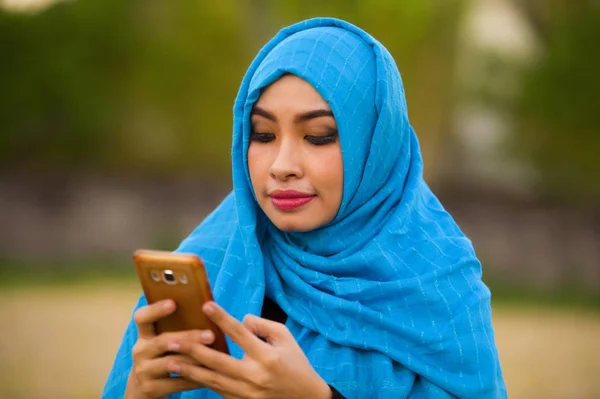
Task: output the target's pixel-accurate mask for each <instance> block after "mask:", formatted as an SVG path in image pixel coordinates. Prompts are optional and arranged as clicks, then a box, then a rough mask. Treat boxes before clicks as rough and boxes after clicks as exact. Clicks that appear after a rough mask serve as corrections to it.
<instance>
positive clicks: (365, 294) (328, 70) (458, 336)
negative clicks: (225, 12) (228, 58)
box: [104, 18, 506, 399]
mask: <svg viewBox="0 0 600 399" xmlns="http://www.w3.org/2000/svg"><path fill="white" fill-rule="evenodd" d="M284 74H293V75H296V76H298V77H300V78H302V79H304V80H305V81H307V82H308V83H310V84H311V85H312V86H313V87H314V88H315V89H316V90H317V91H318V93H319V94H320V95H321V97H323V99H325V100H326V101H327V102H328V104H329V106H330V107H331V110H332V112H333V114H334V117H335V120H336V123H337V126H338V130H339V139H340V145H341V149H342V158H343V164H344V192H343V197H342V202H341V205H340V208H339V210H338V212H337V215H336V216H335V218H334V219H333V220H332V221H331V222H330V223H328V224H327V225H325V226H322V227H320V228H318V229H316V230H313V231H309V232H300V233H299V232H294V233H290V232H283V231H280V230H278V229H277V228H276V227H275V226H273V224H272V223H271V222H270V221H269V220H268V218H267V217H266V216H265V214H264V213H263V212H262V211H261V209H260V207H259V206H258V204H257V202H256V199H255V195H254V192H253V189H252V184H251V181H250V175H249V171H248V162H247V161H248V159H247V152H248V146H249V141H250V130H251V124H250V114H251V111H252V108H253V106H254V104H255V103H256V101H257V99H258V98H259V96H260V94H261V90H262V89H264V88H265V87H267V86H268V85H269V84H271V83H273V82H275V81H276V80H277V79H279V78H280V77H281V76H282V75H284ZM232 161H233V187H234V190H233V191H232V192H231V193H230V194H229V195H228V196H227V197H226V198H225V200H224V201H223V202H222V203H221V204H220V205H219V207H217V208H216V209H215V210H214V211H213V212H212V213H211V214H210V215H209V216H208V217H207V218H206V219H205V220H204V221H203V222H202V223H201V224H200V225H199V226H198V227H197V228H196V229H195V230H194V231H193V232H192V234H191V235H190V236H189V237H188V238H186V239H185V240H184V241H183V242H182V243H181V245H180V247H179V248H178V249H177V251H178V252H187V253H195V254H198V255H199V256H200V257H201V258H202V259H203V260H204V262H205V265H206V268H207V272H208V275H209V279H210V282H211V286H212V288H213V295H214V297H215V300H216V302H217V303H219V304H220V305H221V306H223V307H224V308H225V310H227V311H228V312H229V313H230V314H231V315H233V316H234V317H235V318H237V319H238V320H241V319H243V317H244V316H245V315H246V314H249V313H250V314H254V315H260V314H261V309H262V305H263V301H264V297H265V295H266V296H268V297H269V298H271V299H272V300H273V301H275V302H276V303H277V304H278V305H279V306H280V307H281V308H282V309H283V311H285V313H286V314H287V315H288V319H287V322H286V326H287V327H288V329H289V330H290V332H291V333H292V335H293V336H294V338H295V339H296V341H297V342H298V344H299V345H300V347H301V348H302V349H303V350H304V353H305V354H306V356H307V358H308V359H309V361H310V363H311V365H312V366H313V368H314V369H315V370H316V371H317V372H318V373H319V374H320V375H321V377H322V378H323V379H324V380H325V381H327V383H329V384H330V385H332V386H334V387H335V388H336V389H338V390H339V391H340V392H341V393H342V394H343V395H345V396H346V397H347V398H349V399H350V398H367V397H368V398H450V397H459V398H478V399H482V398H504V397H506V389H505V386H504V381H503V378H502V372H501V368H500V364H499V360H498V353H497V349H496V345H495V340H494V332H493V328H492V322H491V309H490V291H489V290H488V288H487V287H486V286H485V285H484V283H483V282H482V280H481V265H480V262H479V261H478V260H477V258H476V256H475V253H474V250H473V247H472V244H471V242H470V241H469V239H468V238H467V237H465V235H464V234H463V233H462V232H461V230H460V229H459V228H458V226H457V225H456V223H455V222H454V220H453V219H452V217H451V216H450V215H449V214H448V213H447V212H446V211H445V210H444V208H443V207H442V205H441V204H440V202H439V201H438V199H437V198H436V197H435V195H434V194H433V193H432V192H431V190H430V189H429V188H428V186H427V184H426V183H425V181H424V179H423V163H422V159H421V154H420V149H419V144H418V140H417V137H416V135H415V132H414V131H413V129H412V127H411V125H410V123H409V120H408V113H407V107H406V100H405V96H404V89H403V85H402V80H401V78H400V73H399V71H398V68H397V66H396V64H395V62H394V60H393V58H392V56H391V55H390V53H389V52H388V51H387V50H386V48H385V47H384V46H383V45H382V44H381V43H379V42H378V41H377V40H375V39H374V38H373V37H371V36H370V35H369V34H368V33H366V32H364V31H363V30H361V29H359V28H357V27H356V26H354V25H352V24H350V23H348V22H345V21H341V20H337V19H333V18H316V19H310V20H306V21H303V22H300V23H297V24H295V25H292V26H290V27H287V28H285V29H283V30H281V31H280V32H279V33H278V34H277V35H276V36H275V37H274V38H273V39H272V40H271V41H269V42H268V43H267V44H266V45H265V46H264V48H263V49H262V50H261V51H260V52H259V53H258V55H257V56H256V58H255V59H254V61H253V62H252V64H251V65H250V68H249V69H248V71H247V73H246V75H245V77H244V79H243V81H242V84H241V87H240V89H239V92H238V95H237V98H236V101H235V106H234V127H233V150H232ZM145 303H146V302H145V299H144V298H143V296H142V298H141V300H140V303H139V304H138V307H139V306H142V305H145ZM136 333H137V332H136V329H135V324H133V323H131V325H130V327H129V328H128V330H127V332H126V334H125V338H124V340H123V343H122V345H121V348H120V350H119V353H118V355H117V360H116V362H115V365H114V367H113V370H112V372H111V374H110V376H109V379H108V382H107V384H106V387H105V395H104V397H105V398H112V397H115V396H114V395H113V394H112V393H113V392H115V393H120V392H123V391H124V389H125V388H124V386H125V385H124V384H125V383H126V380H127V377H128V375H129V370H130V368H131V347H132V346H133V344H134V343H135V340H136V335H137V334H136ZM229 345H230V350H231V352H232V355H233V356H234V357H237V358H241V357H242V355H243V353H242V350H241V348H239V347H238V346H237V345H236V344H234V343H233V342H231V341H229ZM171 397H173V398H175V397H181V398H188V399H191V398H194V399H196V398H212V397H218V395H217V394H216V393H214V392H211V391H208V390H198V391H192V392H186V393H183V394H177V395H172V396H171Z"/></svg>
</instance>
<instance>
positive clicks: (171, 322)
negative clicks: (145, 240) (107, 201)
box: [134, 250, 229, 353]
mask: <svg viewBox="0 0 600 399" xmlns="http://www.w3.org/2000/svg"><path fill="white" fill-rule="evenodd" d="M134 262H135V265H136V269H137V273H138V277H139V279H140V283H141V284H142V289H143V291H144V295H145V296H146V299H147V300H148V303H149V304H152V303H155V302H157V301H160V300H163V299H172V300H173V301H175V303H176V304H177V309H176V310H175V312H173V313H172V314H170V315H169V316H167V317H165V318H163V319H161V320H159V321H158V322H156V323H155V329H156V333H157V334H160V333H163V332H168V331H182V330H212V331H213V333H214V334H215V342H214V344H213V345H211V347H213V348H214V349H217V350H219V351H221V352H225V353H229V350H228V348H227V341H226V340H225V336H224V335H223V333H222V331H221V330H220V329H219V327H218V326H217V325H216V324H215V323H213V322H212V321H211V320H210V319H209V318H208V317H207V316H206V315H205V314H204V312H202V309H201V308H202V305H203V304H204V303H205V302H207V301H212V300H213V297H212V292H211V289H210V284H209V281H208V277H207V276H206V271H205V270H204V264H203V263H202V260H201V259H200V258H199V257H198V256H196V255H192V254H175V253H172V252H166V251H150V250H139V251H136V253H135V254H134Z"/></svg>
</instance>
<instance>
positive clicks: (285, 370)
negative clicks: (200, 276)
mask: <svg viewBox="0 0 600 399" xmlns="http://www.w3.org/2000/svg"><path fill="white" fill-rule="evenodd" d="M202 309H203V311H204V313H205V314H206V315H207V316H208V317H209V318H210V319H211V320H213V321H214V322H215V324H217V325H218V326H219V327H220V328H221V330H222V331H223V332H224V333H225V334H227V335H228V336H229V337H230V338H231V339H232V340H233V342H235V343H236V344H238V345H239V346H240V347H241V348H242V349H243V350H244V353H245V354H244V357H243V359H242V360H238V359H235V358H233V357H231V356H229V355H226V354H224V353H222V352H219V351H216V350H214V349H211V348H209V347H207V346H205V345H203V344H200V343H197V342H191V341H175V342H172V343H171V344H169V347H168V348H169V350H171V351H173V352H179V353H181V354H184V355H188V356H190V357H192V358H194V359H195V360H197V361H198V362H199V363H201V364H203V365H204V366H205V367H201V366H196V365H192V364H188V363H183V362H172V363H171V364H169V370H170V371H171V372H173V373H176V374H179V375H180V376H182V377H184V378H186V379H188V380H191V381H194V382H197V383H199V384H202V385H203V386H205V387H206V388H209V389H212V390H213V391H215V392H217V393H219V394H221V395H223V396H224V397H226V398H253V399H254V398H265V399H266V398H269V399H280V398H289V399H303V398H314V399H319V398H323V399H329V398H331V389H330V388H329V386H328V385H327V383H326V382H325V381H324V380H323V379H322V378H321V377H320V376H319V375H318V374H317V372H316V371H315V370H314V369H313V368H312V366H311V365H310V363H309V361H308V359H307V358H306V356H305V355H304V352H302V349H301V348H300V346H298V344H297V343H296V341H295V339H294V337H293V336H292V334H291V333H290V332H289V330H288V329H287V327H286V326H285V325H283V324H281V323H277V322H274V321H271V320H267V319H263V318H260V317H256V316H252V315H248V316H246V317H245V318H244V321H243V323H240V322H239V321H237V320H236V319H235V318H233V317H232V316H230V315H229V314H228V313H227V312H225V310H223V309H222V308H221V307H219V306H218V305H217V304H216V303H214V302H208V303H206V304H205V305H204V306H203V308H202ZM258 337H262V338H264V339H266V341H267V342H264V341H262V340H261V339H259V338H258Z"/></svg>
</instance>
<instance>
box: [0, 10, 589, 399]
mask: <svg viewBox="0 0 600 399" xmlns="http://www.w3.org/2000/svg"><path fill="white" fill-rule="evenodd" d="M313 16H335V17H339V18H343V19H347V20H349V21H350V22H353V23H354V24H357V25H359V26H360V27H362V28H364V29H365V30H367V31H369V32H370V33H371V34H373V35H374V36H375V37H376V38H378V39H379V40H380V41H381V42H382V43H383V44H384V45H385V46H386V47H387V48H388V49H389V50H390V52H391V53H392V54H393V55H394V57H395V59H396V61H397V63H398V66H399V68H400V71H401V72H402V76H403V79H404V83H405V88H406V93H407V100H408V105H409V113H410V117H411V121H412V123H413V125H414V127H415V129H416V131H417V133H418V135H419V138H420V140H421V144H422V148H423V154H424V158H425V164H426V177H427V180H428V182H429V183H430V185H431V187H432V188H433V190H434V191H435V192H436V194H437V195H438V196H439V197H440V198H441V200H442V202H443V203H444V205H445V206H446V207H447V208H448V209H449V210H450V211H451V213H452V214H453V215H454V217H455V218H456V220H457V221H458V223H459V224H460V225H461V227H462V228H463V230H464V231H465V232H466V233H467V234H468V235H469V237H470V238H471V239H472V240H473V242H474V245H475V248H476V250H477V252H478V254H479V256H480V258H481V260H482V262H483V265H484V280H485V281H486V283H487V284H488V285H489V286H490V287H491V289H492V292H493V307H494V325H495V329H496V339H497V342H498V346H499V351H500V356H501V361H502V364H503V369H504V373H505V377H506V382H507V386H508V389H509V395H510V397H511V398H569V399H587V398H589V399H592V398H598V397H600V396H599V395H600V394H599V393H598V392H600V379H599V378H598V376H599V375H600V160H599V159H598V152H600V134H599V133H600V76H599V75H598V71H600V51H598V43H600V2H598V1H593V0H443V1H442V0H402V1H394V0H330V1H327V2H326V1H315V0H286V1H275V0H220V1H211V2H209V1H196V2H179V1H157V0H143V1H136V0H130V1H123V0H86V1H76V0H73V1H68V0H66V1H52V0H43V1H42V0H27V1H26V0H0V319H1V320H2V323H1V327H0V397H1V398H15V399H18V398H28V399H34V398H94V397H99V395H100V392H101V390H102V387H103V384H104V381H105V378H106V376H107V373H108V371H109V369H110V366H111V364H112V360H113V356H114V354H115V352H116V349H117V345H118V343H119V341H120V338H121V335H122V333H123V331H124V329H125V326H126V323H127V322H128V320H129V317H130V316H131V310H132V308H133V306H134V304H135V301H136V300H137V297H138V295H139V293H140V288H139V285H138V283H137V280H136V278H135V275H134V272H133V265H132V262H131V254H132V252H133V251H134V250H135V249H137V248H155V249H166V250H171V249H174V248H175V247H176V246H177V244H178V242H179V241H180V240H181V239H183V238H184V237H185V236H186V235H187V234H188V233H189V232H190V231H191V230H192V229H193V228H194V227H195V226H196V225H197V224H198V223H199V222H200V221H202V219H203V217H204V216H205V215H206V214H207V212H209V211H210V210H211V209H212V208H213V207H214V206H215V205H216V204H218V203H219V201H220V200H221V199H222V198H223V197H224V195H225V194H226V193H227V192H228V190H230V189H231V176H230V145H231V122H232V108H233V101H234V98H235V95H236V92H237V89H238V85H239V83H240V81H241V79H242V76H243V74H244V72H245V70H246V68H247V66H248V65H249V63H250V61H251V60H252V58H253V57H254V55H255V54H256V52H257V51H258V50H259V49H260V48H261V46H262V45H263V44H264V43H265V42H266V41H267V40H268V39H270V38H271V37H272V36H273V35H274V34H275V33H276V32H277V31H278V30H279V29H280V28H282V27H284V26H286V25H289V24H291V23H294V22H296V21H298V20H301V19H305V18H308V17H313Z"/></svg>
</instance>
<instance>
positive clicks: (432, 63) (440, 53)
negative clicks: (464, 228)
mask: <svg viewBox="0 0 600 399" xmlns="http://www.w3.org/2000/svg"><path fill="white" fill-rule="evenodd" d="M461 4H462V1H459V0H457V1H450V2H444V5H443V6H442V5H439V2H436V1H434V0H426V1H423V0H404V1H402V2H397V1H391V0H372V1H358V0H333V1H329V2H324V1H315V0H308V1H307V0H304V1H301V0H290V1H275V0H262V1H252V2H250V1H243V0H223V1H218V2H216V1H215V2H207V1H197V2H165V1H159V0H144V1H141V0H138V1H121V0H86V1H74V2H64V3H59V4H57V5H55V6H54V7H52V8H50V9H49V10H46V11H45V12H42V13H40V14H36V15H16V14H10V13H7V12H2V11H0V54H1V56H2V62H0V90H1V95H0V170H1V169H11V170H15V169H26V170H31V169H34V170H40V169H41V170H48V169H54V170H58V171H77V170H89V169H93V170H100V171H119V172H136V173H140V172H141V173H144V172H152V173H157V172H160V173H162V172H164V173H169V172H181V171H186V172H187V171H189V172H192V171H199V172H200V173H202V171H207V172H206V173H210V174H214V173H218V174H219V173H222V174H223V175H226V174H228V171H229V165H230V159H229V156H230V143H231V120H232V106H233V101H234V98H235V95H236V92H237V89H238V86H239V83H240V81H241V79H242V77H243V74H244V72H245V70H246V68H247V66H248V64H249V63H250V61H251V60H252V58H253V56H254V55H255V54H256V52H257V51H258V50H259V49H260V47H261V46H262V45H263V44H264V43H265V41H266V40H268V39H269V38H270V37H271V36H273V35H274V34H275V33H276V32H277V30H278V29H280V28H281V27H283V26H285V25H288V24H291V23H294V22H296V21H298V20H301V19H304V18H308V17H313V16H335V17H340V18H345V19H348V20H350V21H351V22H353V23H355V24H357V25H359V26H361V27H363V28H365V29H366V30H368V31H369V32H371V33H373V34H374V35H375V36H376V37H377V38H378V39H380V41H382V42H383V43H384V44H385V45H386V46H387V47H388V48H389V49H390V51H391V52H392V53H393V54H394V55H395V56H396V58H397V60H398V64H399V66H400V69H401V70H402V71H403V77H404V80H405V83H406V89H407V94H408V100H409V104H410V103H411V102H416V103H417V105H416V107H414V108H413V109H412V110H411V114H412V116H413V124H415V126H416V127H417V129H418V128H419V127H422V128H423V132H422V133H423V136H424V137H427V136H428V135H431V134H435V133H436V132H435V130H436V129H437V127H436V126H430V125H428V123H430V121H431V120H432V118H431V114H432V113H434V114H437V115H445V114H448V112H447V108H448V107H449V106H450V105H449V104H450V103H449V101H448V95H447V94H448V93H449V90H450V89H451V79H450V77H451V76H452V65H453V63H452V62H451V60H452V56H453V53H454V47H455V46H454V39H453V38H454V32H455V30H456V29H455V28H456V26H457V23H458V20H459V19H458V15H459V12H460V10H461ZM441 32H444V33H441ZM440 38H441V39H440ZM432 54H433V56H432ZM432 82H433V83H432ZM421 102H423V103H424V104H426V106H425V105H423V106H422V105H421V104H419V103H421ZM413 111H414V112H413ZM439 130H440V131H441V130H442V129H439ZM209 168H210V169H209Z"/></svg>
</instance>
